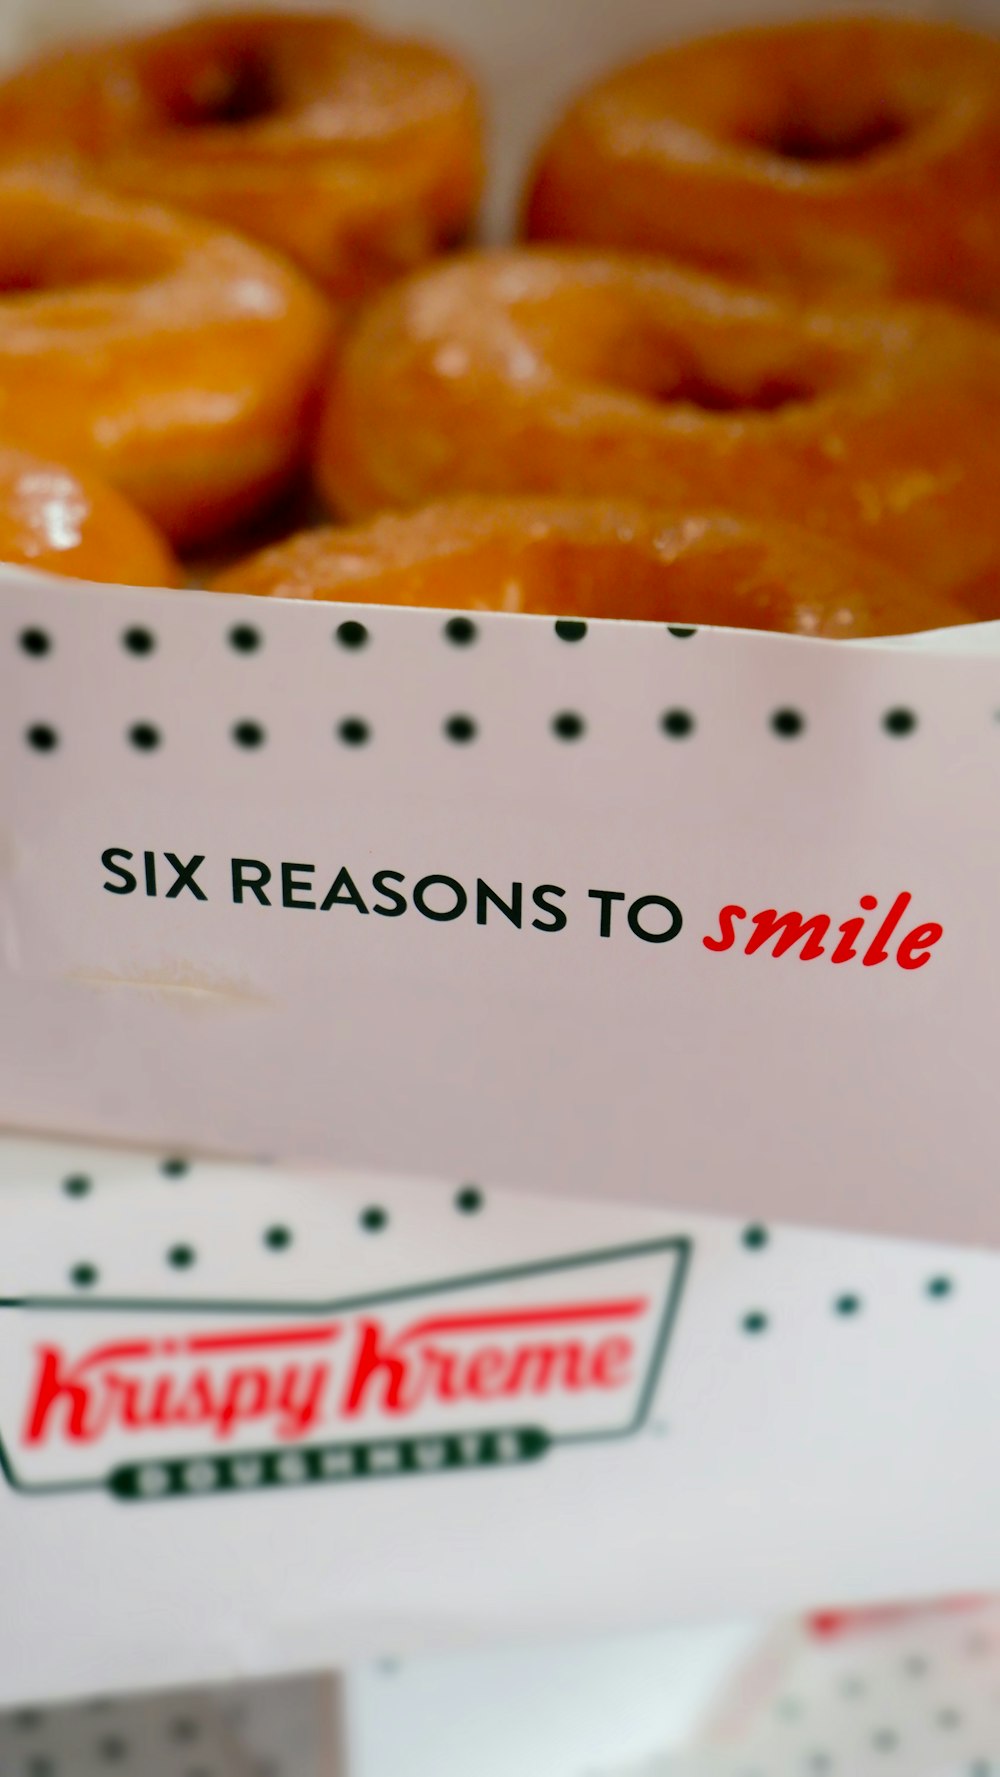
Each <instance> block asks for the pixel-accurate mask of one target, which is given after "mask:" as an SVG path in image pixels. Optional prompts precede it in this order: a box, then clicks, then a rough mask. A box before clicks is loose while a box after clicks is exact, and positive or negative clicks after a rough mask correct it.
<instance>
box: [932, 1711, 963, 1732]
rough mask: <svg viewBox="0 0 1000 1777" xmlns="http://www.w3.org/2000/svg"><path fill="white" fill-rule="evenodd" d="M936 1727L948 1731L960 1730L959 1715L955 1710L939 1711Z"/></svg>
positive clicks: (960, 1718)
mask: <svg viewBox="0 0 1000 1777" xmlns="http://www.w3.org/2000/svg"><path fill="white" fill-rule="evenodd" d="M937 1725H938V1727H939V1728H945V1729H946V1730H949V1731H950V1730H951V1729H954V1728H960V1727H961V1725H962V1717H961V1714H960V1713H959V1711H958V1710H957V1709H939V1710H938V1715H937Z"/></svg>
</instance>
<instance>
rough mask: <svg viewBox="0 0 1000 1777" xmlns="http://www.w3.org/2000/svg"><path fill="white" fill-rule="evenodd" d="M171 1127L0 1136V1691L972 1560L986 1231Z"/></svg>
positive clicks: (756, 1599)
mask: <svg viewBox="0 0 1000 1777" xmlns="http://www.w3.org/2000/svg"><path fill="white" fill-rule="evenodd" d="M180 1158H181V1157H180V1156H177V1155H173V1156H171V1155H144V1154H136V1153H129V1152H127V1151H114V1152H112V1151H109V1150H99V1149H98V1150H89V1151H88V1150H86V1149H83V1148H80V1147H78V1146H62V1145H57V1144H49V1143H31V1142H25V1143H17V1142H6V1143H5V1144H4V1146H3V1148H2V1151H0V1179H2V1182H0V1216H2V1222H3V1228H4V1239H3V1243H2V1247H0V1376H2V1388H0V1440H2V1444H3V1478H0V1551H2V1557H0V1559H2V1573H3V1589H4V1599H5V1609H4V1611H3V1613H0V1702H4V1701H6V1702H9V1703H12V1704H25V1703H30V1702H32V1701H34V1700H36V1699H41V1700H44V1699H47V1698H50V1697H52V1696H64V1697H69V1696H74V1695H75V1696H87V1695H93V1694H95V1693H96V1694H101V1693H107V1692H108V1691H111V1690H115V1691H128V1690H133V1689H135V1690H143V1689H148V1688H149V1687H150V1685H156V1686H183V1685H187V1684H191V1683H201V1684H206V1683H212V1682H216V1683H222V1682H229V1681H232V1680H235V1679H246V1678H250V1677H253V1676H254V1675H260V1674H265V1673H267V1674H275V1675H278V1674H281V1673H291V1672H296V1671H303V1670H316V1669H320V1668H330V1667H336V1666H338V1665H341V1664H343V1663H345V1662H348V1661H349V1662H352V1663H357V1662H363V1661H366V1660H370V1659H377V1658H383V1657H400V1656H408V1655H411V1654H416V1653H423V1654H425V1655H426V1654H431V1653H433V1652H435V1651H441V1652H444V1651H449V1650H459V1649H461V1650H463V1651H465V1652H471V1651H473V1650H474V1649H475V1648H476V1647H483V1648H486V1647H488V1646H490V1645H493V1646H496V1645H498V1644H501V1643H504V1642H513V1641H515V1640H517V1639H519V1638H521V1639H527V1640H529V1641H531V1640H534V1641H537V1642H539V1643H541V1642H548V1643H550V1644H551V1643H552V1642H554V1641H557V1640H559V1639H567V1638H570V1637H579V1636H584V1635H587V1634H592V1633H603V1634H605V1635H609V1634H613V1633H617V1632H620V1631H630V1632H634V1631H637V1630H641V1629H643V1628H649V1629H655V1628H661V1627H663V1626H664V1625H665V1624H668V1623H671V1622H672V1623H676V1624H684V1623H687V1622H691V1621H693V1620H696V1619H701V1620H706V1621H707V1620H713V1619H714V1620H717V1621H721V1622H737V1621H750V1620H754V1619H761V1618H766V1617H772V1618H773V1617H774V1616H776V1615H786V1614H788V1613H790V1612H791V1613H796V1612H800V1611H802V1610H804V1609H806V1608H810V1607H812V1606H814V1605H815V1604H816V1602H817V1601H821V1602H824V1603H826V1602H828V1603H830V1604H834V1605H835V1604H838V1603H846V1602H857V1601H866V1600H867V1601H873V1602H881V1601H882V1600H884V1599H886V1598H892V1599H905V1598H926V1597H935V1596H942V1595H953V1594H955V1593H969V1592H975V1593H979V1592H982V1591H984V1590H987V1589H990V1588H994V1589H995V1588H998V1587H1000V1549H998V1542H997V1536H996V1525H995V1508H996V1497H997V1488H998V1485H1000V1447H998V1442H997V1437H996V1430H995V1426H994V1423H993V1418H992V1415H991V1413H990V1411H989V1410H988V1404H989V1403H990V1402H991V1401H992V1400H993V1399H995V1396H996V1368H997V1359H996V1353H997V1349H998V1344H1000V1337H998V1335H1000V1328H998V1314H1000V1309H998V1302H1000V1292H998V1288H997V1283H998V1263H1000V1261H998V1260H997V1258H996V1257H995V1256H994V1255H991V1254H985V1253H978V1252H974V1251H971V1250H962V1249H959V1248H954V1247H951V1248H943V1247H937V1248H931V1247H924V1246H919V1245H916V1244H911V1243H890V1242H885V1241H876V1240H872V1239H870V1238H862V1237H860V1236H849V1237H848V1236H836V1237H835V1236H829V1235H820V1234H817V1233H809V1232H805V1231H802V1230H799V1231H795V1230H791V1229H786V1228H783V1227H780V1226H775V1227H764V1226H762V1225H759V1224H758V1225H755V1226H754V1228H753V1229H752V1230H748V1229H747V1228H746V1226H745V1225H744V1224H742V1223H734V1222H732V1221H726V1220H712V1219H709V1218H706V1217H703V1216H691V1215H689V1214H687V1213H681V1212H680V1211H674V1212H667V1211H665V1210H663V1209H662V1208H661V1209H654V1208H652V1207H648V1208H645V1209H627V1208H625V1207H623V1206H621V1205H615V1204H610V1203H590V1204H582V1203H576V1204H572V1203H568V1202H555V1201H548V1202H546V1201H543V1200H534V1199H528V1198H524V1197H522V1196H520V1195H518V1194H517V1193H514V1192H510V1191H509V1190H505V1189H502V1188H501V1186H500V1185H499V1184H498V1183H495V1182H494V1181H493V1180H492V1179H490V1178H480V1179H478V1180H477V1181H475V1189H474V1190H473V1185H472V1183H471V1181H469V1180H468V1178H467V1177H466V1178H461V1177H459V1178H454V1177H453V1178H452V1179H451V1180H448V1181H444V1180H442V1181H439V1182H436V1183H435V1182H421V1181H420V1180H417V1179H414V1178H412V1177H406V1178H395V1179H393V1178H386V1177H383V1178H374V1177H372V1176H363V1175H360V1174H353V1173H343V1172H342V1173H340V1174H339V1175H337V1174H322V1173H315V1174H307V1173H292V1172H289V1171H287V1170H282V1169H275V1168H263V1167H261V1168H250V1167H244V1166H232V1165H218V1164H208V1163H197V1164H192V1165H191V1166H190V1167H189V1168H187V1169H185V1168H184V1166H183V1165H178V1164H176V1163H175V1162H177V1161H179V1160H180ZM164 1162H167V1164H166V1165H164ZM80 1181H84V1183H83V1184H82V1185H81V1183H80ZM470 1192H472V1193H473V1194H472V1195H471V1196H470V1195H469V1193H470ZM293 1368H294V1371H295V1373H294V1374H292V1370H293ZM319 1371H322V1374H321V1375H318V1372H319ZM359 1378H361V1381H360V1384H359V1381H358V1379H359ZM356 1385H357V1386H356ZM352 1399H353V1401H354V1405H353V1406H352V1405H351V1402H352ZM303 1405H305V1407H306V1408H307V1409H308V1410H307V1411H302V1410H301V1409H302V1408H303ZM296 1406H298V1408H299V1409H300V1411H298V1413H296ZM639 1750H641V1749H637V1756H638V1751H639Z"/></svg>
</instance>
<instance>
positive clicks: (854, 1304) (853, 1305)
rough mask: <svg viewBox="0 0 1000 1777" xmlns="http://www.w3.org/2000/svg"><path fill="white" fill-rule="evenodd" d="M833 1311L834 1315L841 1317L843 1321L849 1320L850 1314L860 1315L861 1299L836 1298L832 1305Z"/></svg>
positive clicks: (852, 1297)
mask: <svg viewBox="0 0 1000 1777" xmlns="http://www.w3.org/2000/svg"><path fill="white" fill-rule="evenodd" d="M833 1311H834V1313H835V1314H839V1315H841V1316H842V1317H843V1318H844V1319H849V1318H850V1316H851V1315H852V1314H860V1313H861V1297H860V1296H852V1295H846V1296H838V1297H837V1300H836V1301H835V1302H834V1304H833Z"/></svg>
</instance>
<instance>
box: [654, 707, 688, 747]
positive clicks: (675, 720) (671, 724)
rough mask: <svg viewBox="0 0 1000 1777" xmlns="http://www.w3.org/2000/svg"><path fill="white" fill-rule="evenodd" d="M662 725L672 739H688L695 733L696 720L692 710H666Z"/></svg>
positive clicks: (661, 721) (665, 732) (662, 717)
mask: <svg viewBox="0 0 1000 1777" xmlns="http://www.w3.org/2000/svg"><path fill="white" fill-rule="evenodd" d="M660 727H661V728H662V729H663V732H664V734H667V735H669V736H670V739H671V740H687V739H688V737H689V736H690V735H692V734H693V733H694V730H695V720H694V717H693V716H692V714H691V712H690V710H664V712H663V714H662V716H661V717H660Z"/></svg>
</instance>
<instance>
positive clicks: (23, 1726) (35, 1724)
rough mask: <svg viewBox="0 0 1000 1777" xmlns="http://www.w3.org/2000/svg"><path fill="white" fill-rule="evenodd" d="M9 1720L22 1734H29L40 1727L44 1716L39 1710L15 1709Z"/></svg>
mask: <svg viewBox="0 0 1000 1777" xmlns="http://www.w3.org/2000/svg"><path fill="white" fill-rule="evenodd" d="M11 1720H12V1722H13V1724H14V1726H15V1728H18V1729H20V1731H21V1732H22V1733H25V1734H30V1733H31V1732H32V1731H33V1730H34V1729H35V1728H40V1727H41V1726H42V1723H43V1722H44V1720H45V1716H44V1714H43V1712H42V1710H40V1709H15V1711H14V1713H13V1715H12V1717H11Z"/></svg>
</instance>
